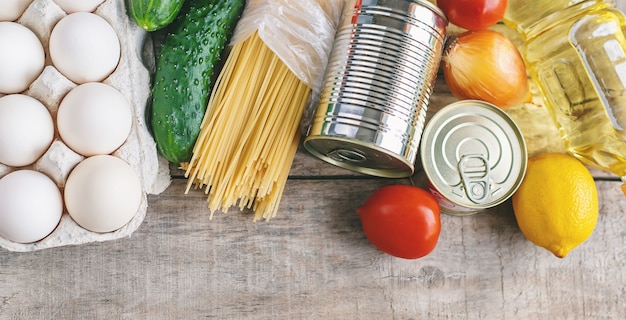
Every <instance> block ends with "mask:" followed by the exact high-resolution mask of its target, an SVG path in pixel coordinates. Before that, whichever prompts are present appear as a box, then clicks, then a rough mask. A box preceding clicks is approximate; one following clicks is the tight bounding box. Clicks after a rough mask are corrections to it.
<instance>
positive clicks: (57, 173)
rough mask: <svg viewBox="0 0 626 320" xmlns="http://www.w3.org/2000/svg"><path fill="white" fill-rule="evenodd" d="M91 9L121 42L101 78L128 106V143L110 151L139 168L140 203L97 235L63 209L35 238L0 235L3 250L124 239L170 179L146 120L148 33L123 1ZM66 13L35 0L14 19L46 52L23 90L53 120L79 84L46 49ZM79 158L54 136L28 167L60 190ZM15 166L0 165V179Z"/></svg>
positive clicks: (149, 58) (150, 59) (150, 58)
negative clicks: (128, 216)
mask: <svg viewBox="0 0 626 320" xmlns="http://www.w3.org/2000/svg"><path fill="white" fill-rule="evenodd" d="M93 13H94V14H97V15H99V16H100V17H102V18H104V19H105V20H107V21H108V22H109V23H110V24H111V26H112V27H113V29H114V30H115V31H116V33H117V36H118V38H119V41H120V45H121V57H120V61H119V64H118V66H117V68H116V69H115V71H114V72H113V73H112V74H111V75H110V76H109V77H107V78H106V79H105V80H103V81H102V82H103V83H106V84H108V85H111V86H113V87H114V88H116V89H118V90H119V91H120V92H121V93H122V94H123V95H124V96H125V97H126V98H127V99H128V100H129V102H130V103H131V106H132V111H133V126H132V129H131V133H130V135H129V137H128V139H127V140H126V142H125V143H124V144H123V145H122V146H121V147H120V148H119V149H118V150H116V151H115V152H114V153H113V154H112V155H114V156H117V157H119V158H121V159H122V160H125V161H126V162H128V163H129V164H130V165H131V167H132V168H134V169H135V171H136V172H137V174H138V176H139V178H140V181H141V183H142V186H143V191H144V192H143V198H142V202H141V205H140V207H139V210H138V211H137V213H136V215H135V216H134V218H133V219H132V220H131V221H130V222H129V223H128V224H127V225H125V226H124V227H122V228H121V229H118V230H116V231H113V232H108V233H95V232H91V231H89V230H87V229H84V228H82V227H80V226H79V225H78V224H76V223H75V222H74V220H72V218H71V217H70V216H69V214H68V213H67V212H66V211H64V212H63V215H62V218H61V221H60V223H59V225H58V226H57V228H56V229H55V230H54V231H53V232H52V233H51V234H50V235H48V236H47V237H46V238H44V239H42V240H40V241H38V242H35V243H29V244H22V243H15V242H12V241H9V240H7V239H3V238H2V237H0V246H2V247H3V248H5V249H7V250H10V251H22V252H25V251H33V250H38V249H44V248H51V247H58V246H65V245H78V244H85V243H89V242H97V241H108V240H113V239H118V238H123V237H128V236H130V235H131V234H132V233H133V232H134V231H135V230H136V229H137V228H138V227H139V225H140V224H141V223H142V221H143V220H144V218H145V215H146V212H147V206H148V205H147V195H148V194H158V193H160V192H162V191H163V190H165V189H166V188H167V186H168V185H169V183H170V176H169V169H168V164H167V162H166V161H165V160H164V159H163V158H161V157H159V156H158V154H157V151H156V146H155V143H154V140H153V138H152V136H151V135H150V133H149V131H148V124H147V122H146V118H145V109H146V104H147V102H148V100H149V96H150V70H149V69H150V67H149V66H150V65H151V63H152V64H153V63H154V55H153V54H152V42H151V41H150V38H149V35H148V33H147V32H145V31H144V30H143V29H141V28H139V27H138V26H137V25H136V24H135V23H134V21H133V20H132V19H130V18H129V16H128V15H127V14H126V9H125V4H124V0H106V1H105V2H104V3H102V4H101V5H100V6H99V7H98V8H97V9H96V10H95V11H94V12H93ZM66 15H67V14H66V13H65V12H64V11H63V10H62V9H61V8H60V7H58V6H57V5H56V4H55V3H54V1H52V0H34V1H33V2H32V3H31V4H30V6H29V7H28V8H27V9H26V11H25V12H24V13H23V14H22V16H21V17H20V18H19V19H18V20H17V21H16V22H17V23H20V24H22V25H24V26H26V27H28V28H29V29H30V30H31V31H33V32H34V33H35V35H37V36H38V38H39V40H40V41H41V43H42V45H43V47H44V50H45V52H46V66H45V68H44V70H43V72H42V73H41V75H40V76H39V77H38V78H37V79H36V80H35V81H34V82H33V83H32V84H31V86H30V87H29V89H28V90H27V91H25V92H23V93H24V94H27V95H29V96H31V97H33V98H35V99H37V100H39V101H40V102H42V103H43V104H44V105H45V106H46V107H47V108H48V109H49V110H50V112H51V114H52V116H53V118H56V111H57V109H58V107H59V104H60V102H61V100H62V99H63V97H64V96H65V94H66V93H68V92H69V91H70V90H71V89H73V88H74V87H76V86H77V84H75V83H73V82H72V81H70V80H68V79H67V78H66V77H64V76H63V75H62V74H61V73H60V72H59V71H57V69H55V67H54V66H53V65H52V62H51V60H50V57H49V51H48V39H49V37H50V33H51V31H52V29H53V27H54V26H55V24H56V23H57V22H58V21H59V20H61V19H62V18H63V17H65V16H66ZM0 96H2V94H0ZM55 126H56V124H55ZM83 159H84V157H83V156H81V155H79V154H77V153H75V152H73V151H72V150H71V149H70V148H69V147H67V146H66V145H65V144H64V143H63V142H62V141H61V140H60V139H59V137H58V135H57V136H55V140H54V142H53V143H52V145H51V147H50V148H49V150H48V151H47V152H46V153H45V154H44V155H43V156H42V157H41V158H40V159H39V160H38V161H37V162H36V163H34V164H33V165H31V166H29V168H30V169H34V170H37V171H40V172H43V173H44V174H46V175H48V176H49V177H50V178H52V179H53V180H54V181H55V182H56V183H57V185H58V186H59V188H60V189H61V191H63V187H64V185H65V181H66V179H67V177H68V175H69V173H70V171H71V170H72V169H73V168H74V166H76V165H77V164H78V163H79V162H80V161H82V160H83ZM16 169H17V168H12V167H8V166H6V165H3V164H0V177H2V176H4V175H6V174H8V173H9V172H11V171H13V170H16Z"/></svg>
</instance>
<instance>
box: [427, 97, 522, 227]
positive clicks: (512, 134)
mask: <svg viewBox="0 0 626 320" xmlns="http://www.w3.org/2000/svg"><path fill="white" fill-rule="evenodd" d="M420 160H421V164H422V168H423V170H424V173H425V175H426V177H427V179H428V187H429V188H430V189H431V192H432V193H433V194H434V195H435V196H436V197H437V198H438V199H439V200H440V204H441V207H442V211H444V212H446V213H450V214H455V215H467V214H472V213H476V212H478V211H481V210H483V209H487V208H491V207H494V206H496V205H498V204H500V203H502V202H504V201H506V200H507V199H509V197H510V196H511V195H513V193H515V191H516V190H517V188H518V187H519V185H520V184H521V182H522V180H523V178H524V175H525V173H526V165H527V161H528V153H527V149H526V143H525V142H524V137H523V135H522V133H521V131H520V129H519V127H518V126H517V124H516V123H515V122H514V121H513V119H512V118H511V117H509V115H507V114H506V113H505V112H504V111H503V110H502V109H500V108H498V107H497V106H494V105H492V104H490V103H487V102H483V101H477V100H462V101H458V102H455V103H452V104H450V105H447V106H446V107H444V108H442V109H441V110H439V111H438V112H436V113H435V114H434V115H433V117H432V118H431V119H430V120H429V121H428V123H427V124H426V126H425V128H424V133H423V136H422V140H421V144H420Z"/></svg>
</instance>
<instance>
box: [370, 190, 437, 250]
mask: <svg viewBox="0 0 626 320" xmlns="http://www.w3.org/2000/svg"><path fill="white" fill-rule="evenodd" d="M358 214H359V217H360V218H361V224H362V226H363V231H364V232H365V236H366V237H367V239H368V240H369V241H370V242H371V243H372V244H373V245H374V246H376V247H377V248H378V249H380V250H381V251H383V252H385V253H387V254H390V255H392V256H395V257H399V258H404V259H417V258H421V257H423V256H425V255H427V254H429V253H430V252H431V251H432V250H433V249H434V248H435V246H436V245H437V241H438V240H439V233H440V231H441V220H440V210H439V203H438V202H437V200H436V199H435V198H434V197H433V195H432V194H431V193H430V192H428V191H426V190H424V189H420V188H417V187H413V186H408V185H390V186H386V187H382V188H380V189H378V190H376V191H375V192H374V193H373V194H372V195H371V196H370V197H369V198H368V199H367V200H366V201H365V203H364V204H363V205H362V206H361V207H360V208H359V209H358Z"/></svg>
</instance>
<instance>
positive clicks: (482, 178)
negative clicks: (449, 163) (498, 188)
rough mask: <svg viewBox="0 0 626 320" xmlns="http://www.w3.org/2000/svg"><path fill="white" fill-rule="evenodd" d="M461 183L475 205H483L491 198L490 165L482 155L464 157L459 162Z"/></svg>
mask: <svg viewBox="0 0 626 320" xmlns="http://www.w3.org/2000/svg"><path fill="white" fill-rule="evenodd" d="M458 166H459V168H458V169H459V173H460V174H461V182H462V183H463V187H464V188H465V194H466V195H467V197H468V198H469V200H471V201H472V202H474V203H482V202H483V201H484V200H485V199H487V197H488V196H489V189H490V185H489V173H490V171H489V163H488V162H487V159H485V157H483V156H482V155H480V154H470V155H464V156H462V157H461V160H460V161H459V164H458Z"/></svg>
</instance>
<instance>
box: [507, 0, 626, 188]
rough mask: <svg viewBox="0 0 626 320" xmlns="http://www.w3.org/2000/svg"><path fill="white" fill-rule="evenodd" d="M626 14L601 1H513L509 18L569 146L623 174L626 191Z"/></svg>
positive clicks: (599, 165) (535, 81)
mask: <svg viewBox="0 0 626 320" xmlns="http://www.w3.org/2000/svg"><path fill="white" fill-rule="evenodd" d="M624 20H625V17H624V14H623V13H622V12H621V11H619V10H618V9H616V8H615V7H614V4H613V3H612V2H608V1H601V0H509V7H508V9H507V13H506V15H505V19H504V22H505V24H507V25H508V26H510V27H512V28H514V29H516V30H517V31H518V32H519V34H520V35H521V37H522V39H523V40H524V47H523V48H522V55H523V57H524V60H525V62H526V66H527V69H528V71H529V73H530V76H531V79H532V82H533V85H534V86H536V88H537V89H538V91H539V93H540V95H541V96H542V98H543V102H544V104H545V106H546V107H547V108H548V110H549V112H550V114H551V116H552V118H553V121H554V122H555V124H556V125H557V127H558V129H559V133H560V135H561V138H562V140H563V142H564V144H565V148H566V150H567V151H568V152H570V153H571V154H572V155H574V156H576V157H577V158H579V159H580V160H581V161H583V162H584V163H586V164H588V165H591V166H594V167H597V168H600V169H603V170H605V171H608V172H611V173H614V174H616V175H617V176H619V177H621V178H622V181H623V182H624V183H625V184H623V185H622V190H623V191H624V192H625V193H626V39H625V38H624V32H625V31H626V27H625V21H624Z"/></svg>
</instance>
